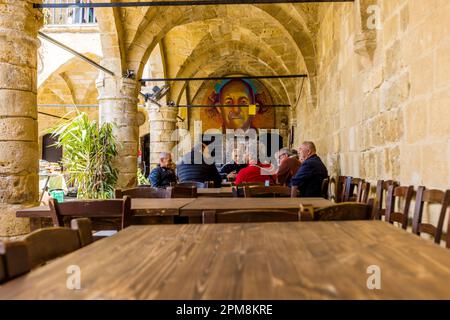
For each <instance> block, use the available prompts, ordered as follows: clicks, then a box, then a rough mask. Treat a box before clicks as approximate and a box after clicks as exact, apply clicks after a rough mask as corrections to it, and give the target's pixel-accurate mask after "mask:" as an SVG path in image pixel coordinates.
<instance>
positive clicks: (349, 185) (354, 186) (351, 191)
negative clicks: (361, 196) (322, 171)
mask: <svg viewBox="0 0 450 320" xmlns="http://www.w3.org/2000/svg"><path fill="white" fill-rule="evenodd" d="M361 182H364V180H363V179H360V178H353V177H347V178H346V179H345V184H344V192H343V193H344V196H343V202H353V201H354V202H356V201H357V199H358V192H359V185H360V183H361ZM355 190H356V191H358V192H356V193H355Z"/></svg>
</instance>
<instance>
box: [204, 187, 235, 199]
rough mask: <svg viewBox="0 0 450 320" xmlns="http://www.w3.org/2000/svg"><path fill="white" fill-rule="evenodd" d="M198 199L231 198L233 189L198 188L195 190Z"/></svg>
mask: <svg viewBox="0 0 450 320" xmlns="http://www.w3.org/2000/svg"><path fill="white" fill-rule="evenodd" d="M197 196H198V197H214V198H231V197H233V187H222V188H200V189H197Z"/></svg>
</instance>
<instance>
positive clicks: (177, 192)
mask: <svg viewBox="0 0 450 320" xmlns="http://www.w3.org/2000/svg"><path fill="white" fill-rule="evenodd" d="M166 192H167V198H197V187H196V186H186V187H184V186H179V185H176V186H174V187H169V188H167V189H166Z"/></svg>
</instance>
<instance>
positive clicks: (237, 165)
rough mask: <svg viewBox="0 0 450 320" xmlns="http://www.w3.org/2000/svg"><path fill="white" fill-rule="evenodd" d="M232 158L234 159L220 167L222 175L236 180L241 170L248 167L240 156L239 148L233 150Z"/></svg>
mask: <svg viewBox="0 0 450 320" xmlns="http://www.w3.org/2000/svg"><path fill="white" fill-rule="evenodd" d="M232 159H233V160H231V161H230V162H228V163H226V164H224V165H223V167H222V168H221V169H220V174H221V175H222V177H224V176H225V177H226V178H227V180H231V181H234V180H235V179H236V176H237V174H238V173H239V171H241V169H244V168H245V167H247V164H246V163H244V161H243V159H240V158H239V150H238V149H234V150H233V153H232Z"/></svg>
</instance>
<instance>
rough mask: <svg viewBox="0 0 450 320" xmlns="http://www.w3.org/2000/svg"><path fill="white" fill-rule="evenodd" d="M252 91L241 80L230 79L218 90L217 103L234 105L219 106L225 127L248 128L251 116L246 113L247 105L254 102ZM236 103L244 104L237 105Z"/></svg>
mask: <svg viewBox="0 0 450 320" xmlns="http://www.w3.org/2000/svg"><path fill="white" fill-rule="evenodd" d="M253 101H254V97H253V92H251V89H250V87H248V86H247V85H245V83H244V82H243V81H239V80H232V81H230V82H229V83H227V84H226V85H225V86H224V87H223V88H222V90H221V92H220V100H219V104H221V105H234V106H233V107H220V108H218V109H219V112H220V115H221V117H222V121H223V126H224V127H225V128H227V129H243V130H247V129H248V128H250V125H251V121H252V119H253V116H250V115H249V114H248V111H249V108H248V107H247V105H249V104H252V103H254V102H253ZM236 105H246V107H238V106H236Z"/></svg>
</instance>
